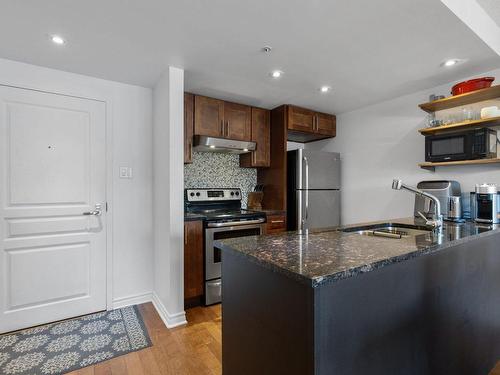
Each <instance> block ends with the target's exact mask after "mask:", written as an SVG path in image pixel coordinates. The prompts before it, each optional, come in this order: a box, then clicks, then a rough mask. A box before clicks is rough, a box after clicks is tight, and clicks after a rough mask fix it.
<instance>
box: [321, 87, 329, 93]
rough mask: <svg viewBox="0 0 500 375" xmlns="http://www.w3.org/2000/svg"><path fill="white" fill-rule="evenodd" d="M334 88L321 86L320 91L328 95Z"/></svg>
mask: <svg viewBox="0 0 500 375" xmlns="http://www.w3.org/2000/svg"><path fill="white" fill-rule="evenodd" d="M331 89H332V88H331V87H330V86H321V87H320V89H319V91H321V92H322V93H327V92H329V91H330V90H331Z"/></svg>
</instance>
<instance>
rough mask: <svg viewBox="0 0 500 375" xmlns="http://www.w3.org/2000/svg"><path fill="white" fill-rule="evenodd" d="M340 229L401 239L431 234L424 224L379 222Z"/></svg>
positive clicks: (364, 234)
mask: <svg viewBox="0 0 500 375" xmlns="http://www.w3.org/2000/svg"><path fill="white" fill-rule="evenodd" d="M341 231H342V232H345V233H357V234H359V235H363V236H374V237H385V238H393V239H402V238H408V237H416V236H421V235H427V234H431V233H432V228H429V227H426V226H424V225H412V224H398V223H381V224H373V225H364V226H359V227H350V228H344V229H341Z"/></svg>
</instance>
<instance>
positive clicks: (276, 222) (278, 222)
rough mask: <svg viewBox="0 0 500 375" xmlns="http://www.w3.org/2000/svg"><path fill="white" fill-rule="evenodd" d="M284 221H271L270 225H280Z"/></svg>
mask: <svg viewBox="0 0 500 375" xmlns="http://www.w3.org/2000/svg"><path fill="white" fill-rule="evenodd" d="M284 222H285V220H271V224H282V223H284Z"/></svg>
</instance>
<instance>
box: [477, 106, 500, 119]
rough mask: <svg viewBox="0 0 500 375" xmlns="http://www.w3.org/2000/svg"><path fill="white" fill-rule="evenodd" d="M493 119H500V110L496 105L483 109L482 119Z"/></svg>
mask: <svg viewBox="0 0 500 375" xmlns="http://www.w3.org/2000/svg"><path fill="white" fill-rule="evenodd" d="M492 117H500V109H498V107H497V106H496V105H494V106H491V107H484V108H482V109H481V118H482V119H485V118H492Z"/></svg>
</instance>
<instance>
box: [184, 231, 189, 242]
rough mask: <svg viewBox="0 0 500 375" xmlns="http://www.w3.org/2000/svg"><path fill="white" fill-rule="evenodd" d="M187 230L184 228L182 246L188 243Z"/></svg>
mask: <svg viewBox="0 0 500 375" xmlns="http://www.w3.org/2000/svg"><path fill="white" fill-rule="evenodd" d="M187 232H188V231H187V228H184V245H187V243H188V241H187Z"/></svg>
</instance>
